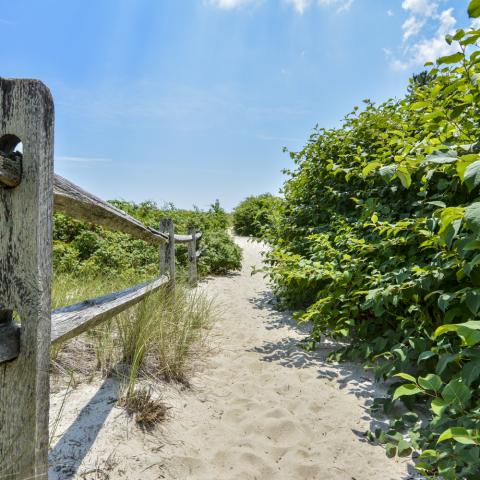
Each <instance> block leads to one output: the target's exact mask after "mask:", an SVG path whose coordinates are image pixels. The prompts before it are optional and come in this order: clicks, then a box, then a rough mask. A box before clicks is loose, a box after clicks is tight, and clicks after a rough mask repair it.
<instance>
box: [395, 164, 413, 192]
mask: <svg viewBox="0 0 480 480" xmlns="http://www.w3.org/2000/svg"><path fill="white" fill-rule="evenodd" d="M397 177H398V178H399V179H400V182H402V185H403V186H404V187H405V188H410V185H411V184H412V177H411V176H410V172H409V171H408V169H407V168H406V167H404V166H403V165H400V166H399V167H398V168H397Z"/></svg>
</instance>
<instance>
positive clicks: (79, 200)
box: [54, 175, 167, 244]
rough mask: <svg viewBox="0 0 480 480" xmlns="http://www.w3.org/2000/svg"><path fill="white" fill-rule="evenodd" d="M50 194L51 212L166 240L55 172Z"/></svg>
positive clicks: (152, 240) (157, 241)
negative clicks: (52, 202) (52, 195)
mask: <svg viewBox="0 0 480 480" xmlns="http://www.w3.org/2000/svg"><path fill="white" fill-rule="evenodd" d="M54 194H55V198H54V201H55V211H57V212H62V213H65V214H67V215H70V216H72V217H74V218H77V219H78V220H83V221H85V222H90V223H94V224H96V225H101V226H103V227H106V228H108V229H111V230H117V231H119V232H123V233H128V234H130V235H132V236H133V237H135V238H138V239H140V240H145V241H146V242H150V243H153V244H162V243H166V242H167V237H166V236H164V235H162V234H161V232H158V231H156V230H153V229H151V228H148V227H146V226H145V225H143V224H142V223H141V222H139V221H138V220H136V219H135V218H133V217H132V216H130V215H128V213H125V212H124V211H122V210H120V209H119V208H116V207H114V206H113V205H111V204H109V203H107V202H105V201H103V200H102V199H100V198H98V197H96V196H95V195H92V194H91V193H89V192H86V191H85V190H83V189H82V188H80V187H78V186H77V185H75V184H74V183H72V182H70V181H68V180H67V179H65V178H63V177H61V176H60V175H55V180H54Z"/></svg>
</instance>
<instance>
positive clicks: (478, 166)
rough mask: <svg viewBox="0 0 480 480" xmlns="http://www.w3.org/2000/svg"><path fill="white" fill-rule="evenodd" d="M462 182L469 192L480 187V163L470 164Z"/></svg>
mask: <svg viewBox="0 0 480 480" xmlns="http://www.w3.org/2000/svg"><path fill="white" fill-rule="evenodd" d="M464 182H465V185H466V186H467V188H468V190H469V191H470V192H471V191H472V190H473V189H475V188H477V186H478V185H480V161H479V160H477V161H476V162H473V163H471V164H470V165H469V166H468V167H467V168H466V169H465V174H464Z"/></svg>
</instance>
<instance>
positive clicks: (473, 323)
mask: <svg viewBox="0 0 480 480" xmlns="http://www.w3.org/2000/svg"><path fill="white" fill-rule="evenodd" d="M476 301H477V297H476V299H475V302H476ZM475 305H476V303H475ZM469 308H470V307H469ZM472 308H474V307H473V306H472ZM448 332H455V333H456V334H457V335H458V336H459V337H460V338H461V340H462V342H463V344H464V345H467V346H470V347H471V346H474V345H477V344H478V343H480V321H478V320H470V321H468V322H465V323H454V324H450V325H442V326H441V327H438V328H437V329H436V330H435V333H434V338H437V337H439V336H440V335H444V334H445V333H448Z"/></svg>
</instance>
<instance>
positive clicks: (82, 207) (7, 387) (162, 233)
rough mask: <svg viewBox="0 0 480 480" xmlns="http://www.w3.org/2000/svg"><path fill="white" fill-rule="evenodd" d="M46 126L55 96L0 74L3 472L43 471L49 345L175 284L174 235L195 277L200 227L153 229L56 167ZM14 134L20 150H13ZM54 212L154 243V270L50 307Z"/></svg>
mask: <svg viewBox="0 0 480 480" xmlns="http://www.w3.org/2000/svg"><path fill="white" fill-rule="evenodd" d="M53 124H54V118H53V100H52V98H51V95H50V92H49V91H48V89H47V88H46V87H45V86H44V85H43V84H42V83H41V82H38V81H36V80H9V79H2V78H0V221H1V224H0V479H8V480H25V479H27V478H35V479H45V480H46V479H47V476H48V459H47V453H48V420H49V419H48V405H49V374H48V372H49V362H50V345H51V343H60V342H62V341H65V340H68V339H71V338H73V337H75V336H77V335H80V334H81V333H83V332H85V331H87V330H89V329H91V328H93V327H95V326H97V325H99V324H100V323H101V322H103V321H105V320H108V319H109V318H111V317H112V316H114V315H116V314H118V313H120V312H122V311H124V310H126V309H127V308H129V307H131V306H132V305H134V304H136V303H138V302H140V301H141V300H142V299H144V298H145V297H146V296H147V295H149V294H150V293H152V292H154V291H156V290H158V289H159V288H161V287H162V286H168V288H170V289H174V288H175V282H176V270H175V244H176V243H182V244H187V247H188V277H189V282H190V284H191V285H193V286H194V285H196V283H197V260H198V258H199V256H200V254H201V251H200V250H199V249H197V245H198V242H199V241H200V239H201V238H202V233H201V232H197V231H196V230H195V229H194V228H193V227H191V228H190V229H189V232H188V235H177V234H175V232H174V225H173V221H172V220H171V219H163V220H161V222H160V225H159V229H158V230H156V229H152V228H150V227H147V226H145V225H143V224H142V223H141V222H139V221H138V220H136V219H135V218H133V217H132V216H130V215H128V214H127V213H125V212H123V211H122V210H120V209H118V208H116V207H115V206H113V205H111V204H109V203H107V202H105V201H103V200H101V199H100V198H98V197H96V196H94V195H92V194H91V193H89V192H86V191H85V190H83V189H81V188H80V187H78V186H77V185H75V184H73V183H72V182H70V181H68V180H66V179H65V178H63V177H60V176H59V175H55V174H54V173H53ZM20 142H21V143H22V144H23V153H22V154H20V153H17V152H15V148H16V146H17V145H18V144H19V143H20ZM54 210H55V211H58V212H62V213H65V214H67V215H70V216H72V217H74V218H76V219H79V220H83V221H85V222H90V223H94V224H97V225H101V226H103V227H105V228H108V229H111V230H116V231H120V232H123V233H127V234H130V235H132V236H133V237H135V238H138V239H141V240H144V241H146V242H149V243H151V244H154V245H158V246H159V271H160V272H159V273H160V276H159V277H158V278H157V279H155V280H152V281H150V282H146V283H143V284H140V285H136V286H134V287H132V288H128V289H126V290H123V291H119V292H114V293H111V294H109V295H104V296H102V297H98V298H94V299H90V300H86V301H84V302H80V303H77V304H75V305H71V306H68V307H64V308H60V309H58V310H55V311H54V312H51V310H50V304H51V268H52V243H53V242H52V216H53V211H54ZM14 312H15V313H16V315H15V314H14ZM15 318H17V319H19V320H20V321H19V322H18V321H15V320H14V319H15Z"/></svg>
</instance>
